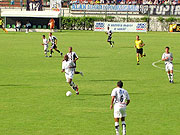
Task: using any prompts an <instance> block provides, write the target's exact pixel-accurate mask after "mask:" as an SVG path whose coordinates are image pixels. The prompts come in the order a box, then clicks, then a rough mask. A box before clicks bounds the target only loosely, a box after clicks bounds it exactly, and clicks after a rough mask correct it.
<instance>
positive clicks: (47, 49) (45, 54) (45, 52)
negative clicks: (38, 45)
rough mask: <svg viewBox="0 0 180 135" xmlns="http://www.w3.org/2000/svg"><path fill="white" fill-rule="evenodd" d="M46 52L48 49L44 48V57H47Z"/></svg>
mask: <svg viewBox="0 0 180 135" xmlns="http://www.w3.org/2000/svg"><path fill="white" fill-rule="evenodd" d="M47 50H48V49H47V48H46V47H45V48H44V54H45V57H48V56H47Z"/></svg>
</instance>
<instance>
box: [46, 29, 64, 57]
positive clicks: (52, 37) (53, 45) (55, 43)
mask: <svg viewBox="0 0 180 135" xmlns="http://www.w3.org/2000/svg"><path fill="white" fill-rule="evenodd" d="M49 42H51V44H52V45H51V48H50V55H49V57H52V53H53V49H54V50H56V51H57V52H58V53H60V55H61V56H62V55H63V53H61V52H60V51H59V50H58V49H57V38H56V37H55V36H53V35H52V33H51V32H50V33H49V40H48V43H49Z"/></svg>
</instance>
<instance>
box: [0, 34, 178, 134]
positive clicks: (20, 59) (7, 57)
mask: <svg viewBox="0 0 180 135" xmlns="http://www.w3.org/2000/svg"><path fill="white" fill-rule="evenodd" d="M43 34H45V35H46V37H47V36H48V33H28V34H25V33H19V32H17V33H15V32H9V33H8V34H6V33H4V32H2V31H1V32H0V37H1V38H0V50H1V53H0V54H1V56H0V58H1V59H0V125H1V126H0V135H115V130H114V119H113V110H110V102H111V96H110V94H111V91H112V89H113V88H114V87H116V83H117V81H118V80H122V81H123V82H124V88H125V89H126V90H127V91H128V92H129V95H130V98H131V103H130V104H129V106H128V107H127V117H126V124H127V135H178V134H179V133H180V128H179V124H180V113H179V111H180V98H179V95H180V53H179V49H180V35H179V34H178V33H175V34H170V33H167V32H148V33H139V35H140V39H142V40H143V41H144V42H145V44H146V45H145V47H144V52H146V54H147V57H145V58H141V59H140V65H136V50H135V48H134V41H135V37H136V35H137V34H138V33H114V34H113V40H114V41H115V45H114V48H110V45H109V44H108V43H107V42H106V40H107V35H106V34H105V33H102V32H92V31H63V32H58V33H53V34H54V35H55V36H56V37H57V38H58V48H59V49H60V50H61V51H62V52H63V53H64V54H65V53H67V52H68V48H69V46H72V47H73V51H75V52H76V53H77V55H78V56H79V60H78V62H77V70H78V71H83V73H84V76H83V77H82V76H80V75H75V76H74V78H73V80H74V82H75V83H76V84H77V85H78V86H79V92H80V95H78V96H76V94H75V92H74V91H72V90H71V88H70V87H69V85H68V84H67V83H66V80H65V76H64V73H61V63H62V59H63V57H61V56H60V55H59V54H58V53H57V52H54V53H53V57H52V58H46V57H44V52H43V46H42V45H41V43H42V35H43ZM166 46H169V47H170V52H172V53H173V56H174V62H173V63H174V69H175V71H174V82H175V83H174V84H170V83H169V82H168V78H167V75H166V72H165V70H163V69H160V68H164V63H163V62H159V63H156V66H158V67H160V68H156V67H153V66H152V63H153V62H155V61H158V60H160V59H161V56H162V54H163V52H164V50H165V49H164V48H165V47H166ZM69 90H70V91H71V92H72V93H73V94H72V96H70V97H66V96H65V93H66V92H67V91H69Z"/></svg>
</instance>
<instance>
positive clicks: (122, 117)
mask: <svg viewBox="0 0 180 135" xmlns="http://www.w3.org/2000/svg"><path fill="white" fill-rule="evenodd" d="M120 116H121V123H122V133H123V135H126V123H125V117H126V107H122V108H120Z"/></svg>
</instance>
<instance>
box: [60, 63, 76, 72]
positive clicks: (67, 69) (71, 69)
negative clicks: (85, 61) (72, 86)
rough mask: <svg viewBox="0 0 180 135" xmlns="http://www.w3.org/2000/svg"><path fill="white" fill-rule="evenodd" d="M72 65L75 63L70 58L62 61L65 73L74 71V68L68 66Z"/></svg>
mask: <svg viewBox="0 0 180 135" xmlns="http://www.w3.org/2000/svg"><path fill="white" fill-rule="evenodd" d="M73 66H75V64H74V62H73V61H72V60H68V61H66V60H64V61H63V62H62V69H64V70H65V73H66V74H73V73H74V68H70V67H73Z"/></svg>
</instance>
